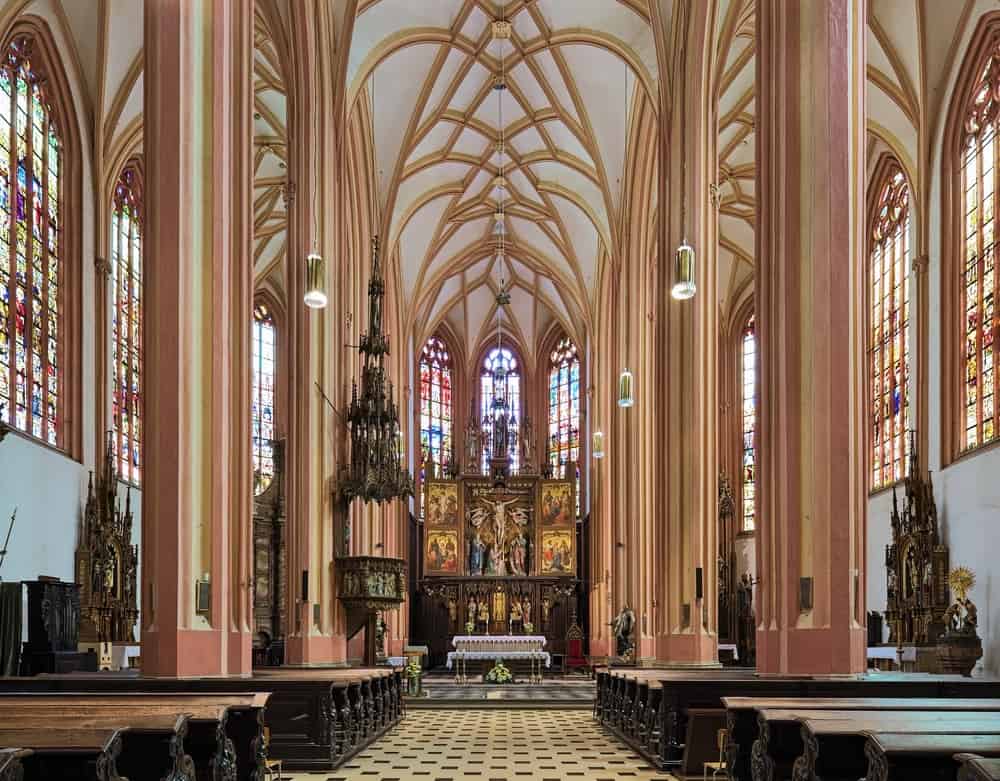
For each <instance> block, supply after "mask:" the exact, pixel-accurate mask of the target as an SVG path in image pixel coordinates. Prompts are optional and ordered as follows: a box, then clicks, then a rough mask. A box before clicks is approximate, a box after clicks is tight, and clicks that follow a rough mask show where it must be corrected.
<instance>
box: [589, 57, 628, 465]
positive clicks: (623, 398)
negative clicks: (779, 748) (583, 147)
mask: <svg viewBox="0 0 1000 781" xmlns="http://www.w3.org/2000/svg"><path fill="white" fill-rule="evenodd" d="M623 106H624V111H623V118H624V126H625V131H624V135H625V145H624V151H623V154H622V170H621V174H622V175H621V183H622V185H621V192H620V193H619V204H618V213H619V215H620V219H619V225H620V227H619V236H620V238H619V244H620V246H621V250H620V252H619V255H620V258H619V262H618V274H619V279H620V278H621V270H622V266H624V264H625V233H626V225H625V160H626V159H627V157H628V62H625V100H624V101H623ZM625 311H626V315H625V350H626V352H627V351H628V344H629V318H628V307H626V308H625ZM634 386H635V380H634V378H633V377H632V372H631V371H629V369H628V367H626V368H625V370H624V371H623V372H622V373H621V374H620V375H618V406H619V407H622V408H623V409H628V408H629V407H631V406H633V405H634V404H635V387H634ZM596 433H597V432H595V434H596ZM603 440H604V436H603V435H601V442H600V444H601V449H600V452H601V456H597V455H595V458H601V457H603V454H604V449H603V445H604V441H603ZM593 444H594V446H595V447H594V452H595V453H597V452H598V449H597V447H596V445H597V442H596V439H595V442H594V443H593Z"/></svg>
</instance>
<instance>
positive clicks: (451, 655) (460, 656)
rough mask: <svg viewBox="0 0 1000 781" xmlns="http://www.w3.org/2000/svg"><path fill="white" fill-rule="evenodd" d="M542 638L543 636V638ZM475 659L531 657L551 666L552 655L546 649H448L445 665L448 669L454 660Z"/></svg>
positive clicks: (500, 659)
mask: <svg viewBox="0 0 1000 781" xmlns="http://www.w3.org/2000/svg"><path fill="white" fill-rule="evenodd" d="M543 639H544V638H543ZM456 659H457V660H459V661H466V662H468V661H475V660H477V659H491V660H493V661H498V660H499V661H503V660H505V659H533V660H535V661H542V662H545V666H546V667H551V666H552V657H551V656H550V655H549V652H548V651H503V650H497V651H449V652H448V661H447V662H446V663H445V666H446V667H447V668H448V669H449V670H450V669H451V668H452V663H453V662H454V661H455V660H456Z"/></svg>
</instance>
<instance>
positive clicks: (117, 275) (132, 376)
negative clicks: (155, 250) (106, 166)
mask: <svg viewBox="0 0 1000 781" xmlns="http://www.w3.org/2000/svg"><path fill="white" fill-rule="evenodd" d="M111 389H112V390H111V409H112V427H113V431H114V442H115V452H116V453H117V454H118V474H119V476H120V477H121V478H122V479H123V480H129V481H131V482H133V483H136V484H138V483H139V480H140V477H141V470H142V419H141V415H140V413H141V410H142V403H141V401H142V193H141V191H140V189H139V179H138V174H137V171H136V170H135V169H134V168H133V167H131V166H129V167H127V168H125V170H124V171H123V172H122V175H121V176H120V177H119V178H118V184H117V185H116V186H115V193H114V202H113V204H112V211H111Z"/></svg>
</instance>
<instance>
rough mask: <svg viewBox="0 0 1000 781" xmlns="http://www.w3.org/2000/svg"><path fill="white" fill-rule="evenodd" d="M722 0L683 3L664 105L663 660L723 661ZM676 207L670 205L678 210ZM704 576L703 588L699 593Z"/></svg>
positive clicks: (660, 338)
mask: <svg viewBox="0 0 1000 781" xmlns="http://www.w3.org/2000/svg"><path fill="white" fill-rule="evenodd" d="M715 5H716V4H714V3H712V4H708V5H707V6H706V8H708V9H710V11H708V12H706V10H705V8H703V7H702V6H701V5H700V4H699V3H683V4H680V5H679V6H678V13H677V14H676V17H675V19H674V20H673V21H672V23H673V24H675V25H678V28H677V30H676V32H675V37H674V40H677V41H680V42H682V46H681V47H675V51H676V50H677V49H678V48H679V49H680V51H679V52H677V53H676V54H675V58H674V61H673V66H672V67H673V69H674V72H675V73H676V77H675V78H674V79H673V83H674V85H675V86H674V90H675V92H674V94H673V95H671V96H670V109H669V113H667V112H661V115H663V116H662V117H661V132H660V155H661V157H660V159H661V174H660V178H659V183H658V185H659V189H658V202H659V203H660V204H663V206H661V207H660V214H661V217H662V218H663V219H661V221H660V226H659V234H658V242H657V244H658V253H657V256H658V261H657V263H658V268H657V276H656V282H657V289H656V297H657V304H658V308H659V311H660V315H659V323H658V333H657V343H658V351H659V355H661V356H663V359H662V360H661V361H660V369H659V372H660V376H659V377H658V381H657V383H656V385H657V387H658V388H661V389H663V390H662V397H663V400H662V401H661V402H660V403H661V405H662V407H663V408H664V409H663V412H662V413H661V417H660V421H659V426H660V427H659V429H658V437H657V440H658V442H659V443H661V449H662V450H663V451H664V452H663V454H662V456H661V460H660V466H659V474H660V475H661V476H662V478H663V479H661V480H658V481H657V488H656V492H655V496H656V498H657V506H658V509H659V512H660V513H662V515H663V516H664V517H663V519H662V521H661V522H660V523H659V524H658V525H657V528H658V536H657V559H658V564H659V570H660V575H659V580H658V582H656V584H655V594H656V614H657V622H656V638H655V640H656V646H655V648H656V661H657V663H659V664H664V663H665V664H670V665H677V664H679V665H691V666H717V665H718V636H717V633H716V629H717V626H718V617H717V612H718V607H717V593H718V565H717V558H718V554H717V549H718V546H717V541H716V535H717V525H718V524H717V516H718V513H717V493H718V489H717V481H718V450H717V447H716V445H717V433H716V428H717V419H718V404H717V380H716V374H717V369H718V366H717V363H718V359H717V350H718V332H719V304H718V294H717V283H716V276H717V274H716V267H717V261H716V248H717V245H718V237H717V231H716V213H715V210H714V208H713V207H712V205H711V202H710V197H709V195H710V191H711V187H710V185H711V184H712V183H713V182H714V181H715V171H716V166H717V155H716V136H717V134H716V132H715V128H716V120H715V113H716V108H717V101H716V100H715V92H714V90H715V87H714V83H713V67H712V60H711V56H710V53H711V51H712V47H713V43H712V34H713V32H712V31H713V30H714V26H715V25H714V22H713V14H714V13H717V9H716V8H715ZM667 204H669V208H667ZM685 238H686V239H687V241H688V243H689V244H690V245H691V246H692V247H693V248H694V250H695V253H696V256H697V293H696V294H695V296H694V298H692V299H690V300H682V301H678V300H675V299H673V298H672V297H671V287H672V285H673V282H674V273H675V272H674V252H675V250H676V248H677V247H678V245H680V243H681V241H682V240H683V239H685ZM699 582H700V588H699Z"/></svg>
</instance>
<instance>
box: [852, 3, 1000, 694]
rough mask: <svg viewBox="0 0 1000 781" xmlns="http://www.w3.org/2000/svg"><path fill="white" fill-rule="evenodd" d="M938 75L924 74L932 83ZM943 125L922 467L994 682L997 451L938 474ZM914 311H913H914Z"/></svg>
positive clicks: (872, 583) (935, 185)
mask: <svg viewBox="0 0 1000 781" xmlns="http://www.w3.org/2000/svg"><path fill="white" fill-rule="evenodd" d="M991 10H995V4H992V3H988V2H986V1H985V0H978V2H977V3H976V4H975V6H974V10H973V13H972V14H971V15H970V20H969V23H968V24H967V25H966V28H965V31H964V34H963V36H962V38H961V40H960V41H959V43H958V48H957V51H958V56H956V57H955V59H954V62H953V63H952V66H951V71H950V72H949V73H947V74H941V75H940V83H941V85H942V86H943V88H944V94H943V95H942V102H941V104H940V106H941V111H942V112H943V111H945V110H946V109H947V107H948V104H949V102H950V101H951V93H952V91H953V88H954V84H955V79H956V78H957V74H958V70H959V68H960V67H961V65H962V60H963V57H964V56H965V52H966V51H967V50H968V45H969V39H970V38H971V36H972V32H973V31H974V30H975V28H976V25H977V23H978V20H979V17H980V16H982V14H983V13H986V12H988V11H991ZM935 76H937V74H930V78H931V80H932V81H935ZM943 126H944V123H943V122H939V123H938V124H937V127H936V128H935V132H936V136H935V139H934V143H933V144H932V149H933V150H934V156H933V159H932V161H931V166H930V173H931V177H930V209H929V215H928V228H929V238H930V244H929V246H930V253H929V269H928V274H929V277H928V282H929V285H928V286H929V288H930V290H929V299H928V309H929V328H928V334H929V339H928V342H929V344H928V355H927V376H928V399H927V401H928V430H927V435H928V440H929V451H928V454H927V455H928V459H927V462H928V466H929V468H930V470H931V473H932V480H933V482H934V493H935V498H936V500H937V508H938V515H939V517H940V520H941V527H942V528H941V531H942V537H943V541H944V543H945V544H946V545H947V546H948V547H949V549H950V554H951V566H952V567H955V566H958V565H965V566H968V567H970V568H972V570H973V571H974V572H975V573H976V579H977V584H976V586H975V588H974V589H973V590H972V593H971V595H970V596H971V597H972V600H973V601H974V602H975V603H976V605H977V606H978V608H979V634H980V637H982V640H983V659H982V660H981V661H980V664H979V666H978V671H979V672H985V673H987V674H991V675H1000V598H998V596H997V594H996V593H995V592H996V589H997V587H998V586H1000V556H998V555H997V551H998V550H1000V447H994V448H992V449H991V448H986V449H984V450H982V451H981V452H978V453H970V454H967V455H966V456H965V457H963V458H960V459H959V460H957V461H955V462H954V463H952V464H950V465H948V466H947V467H945V468H943V469H942V466H941V465H942V461H943V453H942V448H941V420H942V408H941V273H942V269H941V217H940V208H939V207H940V203H941V150H942V134H943V132H944V127H943ZM912 311H913V312H917V311H918V310H917V308H916V306H914V309H913V310H912ZM890 503H891V494H890V493H885V492H883V493H880V494H877V495H875V496H873V497H871V498H870V499H869V501H868V550H867V568H868V577H867V589H866V596H867V600H868V609H869V610H879V611H883V610H885V599H886V594H885V591H886V589H885V545H886V544H887V543H888V541H889V537H890V531H889V512H890V508H891V504H890Z"/></svg>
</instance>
